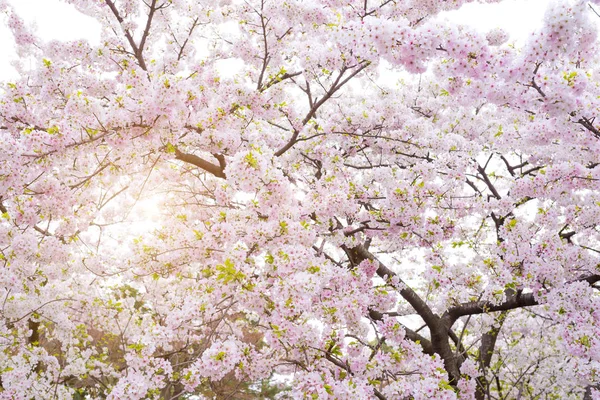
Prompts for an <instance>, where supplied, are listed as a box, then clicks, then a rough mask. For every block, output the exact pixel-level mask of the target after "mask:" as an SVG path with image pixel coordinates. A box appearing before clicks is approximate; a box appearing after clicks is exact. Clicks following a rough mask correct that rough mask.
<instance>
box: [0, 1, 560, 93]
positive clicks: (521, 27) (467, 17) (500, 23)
mask: <svg viewBox="0 0 600 400" xmlns="http://www.w3.org/2000/svg"><path fill="white" fill-rule="evenodd" d="M275 1H278V0H275ZM549 1H550V0H506V1H503V2H502V3H500V4H468V5H466V6H464V7H462V8H461V9H460V10H458V11H453V12H450V13H447V14H446V15H447V16H448V18H449V19H450V20H452V21H454V22H458V23H461V24H465V25H471V26H473V27H475V28H476V29H477V30H479V31H481V32H487V31H489V30H490V29H493V28H498V27H501V28H502V29H504V30H505V31H507V32H508V33H509V34H510V35H511V41H512V40H516V41H517V42H522V41H523V40H524V39H525V38H526V37H527V35H528V34H529V33H530V32H531V31H533V30H534V29H536V28H537V27H539V26H540V24H541V20H542V17H543V15H544V11H545V9H546V5H547V4H548V3H549ZM9 3H11V4H12V5H13V7H14V8H15V9H16V10H17V11H18V12H19V14H20V15H21V16H22V17H23V18H24V19H25V21H27V22H28V23H34V24H35V25H36V26H37V32H38V34H39V35H40V36H42V37H44V38H47V39H57V40H74V39H79V38H86V39H88V40H89V41H90V42H92V43H97V42H98V41H99V39H100V30H99V28H98V25H97V24H96V22H95V21H94V20H93V19H91V18H90V17H87V16H85V15H83V14H80V13H79V12H77V11H76V10H75V8H74V7H73V6H71V5H69V4H65V3H63V2H61V1H59V0H9ZM12 41H13V40H12V36H11V34H10V31H9V30H8V28H7V27H6V26H5V24H4V23H3V24H2V25H0V54H1V55H2V57H0V81H5V80H8V79H11V78H13V77H15V76H16V72H15V70H14V69H13V68H12V67H11V66H10V62H11V60H14V59H15V58H16V54H15V51H14V48H13V46H12Z"/></svg>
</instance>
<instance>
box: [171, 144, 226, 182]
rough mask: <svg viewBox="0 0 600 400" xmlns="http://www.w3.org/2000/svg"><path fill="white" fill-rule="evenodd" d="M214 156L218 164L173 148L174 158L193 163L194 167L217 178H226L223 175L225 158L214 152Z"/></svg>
mask: <svg viewBox="0 0 600 400" xmlns="http://www.w3.org/2000/svg"><path fill="white" fill-rule="evenodd" d="M214 157H215V158H216V159H217V160H218V161H219V165H215V164H212V163H210V162H208V161H206V160H205V159H203V158H200V157H198V156H197V155H194V154H186V153H182V152H181V151H179V149H175V158H176V159H178V160H181V161H183V162H186V163H188V164H192V165H195V166H196V167H198V168H200V169H203V170H204V171H206V172H208V173H209V174H212V175H214V176H216V177H217V178H223V179H226V178H227V175H225V172H224V170H225V158H224V157H223V155H222V154H215V155H214Z"/></svg>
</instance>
